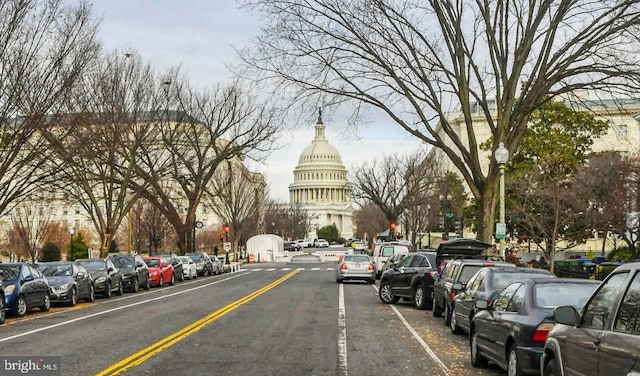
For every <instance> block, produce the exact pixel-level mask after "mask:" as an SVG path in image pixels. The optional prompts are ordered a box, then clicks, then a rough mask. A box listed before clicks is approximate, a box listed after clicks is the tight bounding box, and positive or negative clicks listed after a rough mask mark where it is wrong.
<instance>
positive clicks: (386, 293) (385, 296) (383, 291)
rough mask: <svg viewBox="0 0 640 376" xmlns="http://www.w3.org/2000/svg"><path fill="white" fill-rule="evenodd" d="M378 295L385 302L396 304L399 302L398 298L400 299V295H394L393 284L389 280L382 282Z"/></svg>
mask: <svg viewBox="0 0 640 376" xmlns="http://www.w3.org/2000/svg"><path fill="white" fill-rule="evenodd" d="M378 296H379V297H380V301H382V302H383V303H384V304H394V303H397V302H398V300H400V298H399V297H397V296H393V293H392V292H391V285H390V284H389V282H387V281H384V282H381V283H380V289H379V290H378Z"/></svg>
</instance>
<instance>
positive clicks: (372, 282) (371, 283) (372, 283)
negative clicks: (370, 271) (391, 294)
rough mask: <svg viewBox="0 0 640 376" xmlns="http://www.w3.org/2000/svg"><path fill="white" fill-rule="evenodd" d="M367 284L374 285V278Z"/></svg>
mask: <svg viewBox="0 0 640 376" xmlns="http://www.w3.org/2000/svg"><path fill="white" fill-rule="evenodd" d="M367 282H369V284H370V285H375V284H376V279H375V278H371V279H370V280H368V281H367Z"/></svg>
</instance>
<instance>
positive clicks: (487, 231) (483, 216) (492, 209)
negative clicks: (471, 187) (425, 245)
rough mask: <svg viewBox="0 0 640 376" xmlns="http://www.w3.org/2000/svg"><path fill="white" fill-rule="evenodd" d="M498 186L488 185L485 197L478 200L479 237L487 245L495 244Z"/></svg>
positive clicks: (477, 221) (484, 193)
mask: <svg viewBox="0 0 640 376" xmlns="http://www.w3.org/2000/svg"><path fill="white" fill-rule="evenodd" d="M496 186H497V184H488V185H487V189H485V190H484V192H483V195H482V196H480V197H478V198H476V202H477V205H478V218H477V220H476V223H477V226H478V230H477V234H478V235H477V237H478V239H479V240H482V241H484V242H487V243H493V240H494V238H493V236H494V234H493V228H494V225H495V215H496V204H497V202H498V191H497V189H496Z"/></svg>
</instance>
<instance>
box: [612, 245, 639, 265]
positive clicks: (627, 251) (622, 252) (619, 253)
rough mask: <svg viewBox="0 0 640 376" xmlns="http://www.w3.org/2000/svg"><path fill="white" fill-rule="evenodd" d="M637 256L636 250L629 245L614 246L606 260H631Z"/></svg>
mask: <svg viewBox="0 0 640 376" xmlns="http://www.w3.org/2000/svg"><path fill="white" fill-rule="evenodd" d="M637 258H638V251H637V250H635V249H631V248H629V247H620V248H616V249H614V250H613V251H611V252H609V254H608V255H607V261H611V262H618V261H620V262H631V261H633V260H635V259H637Z"/></svg>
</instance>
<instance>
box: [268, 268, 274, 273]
mask: <svg viewBox="0 0 640 376" xmlns="http://www.w3.org/2000/svg"><path fill="white" fill-rule="evenodd" d="M274 270H276V268H269V269H267V271H268V272H272V271H274Z"/></svg>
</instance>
